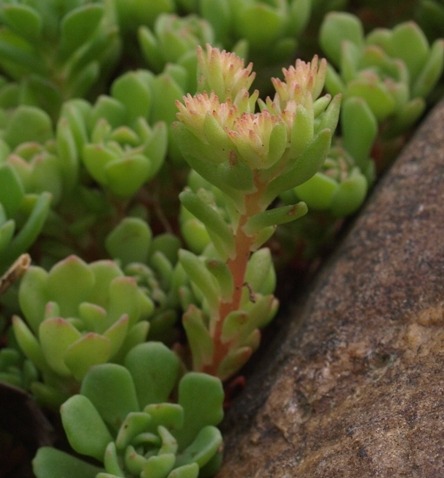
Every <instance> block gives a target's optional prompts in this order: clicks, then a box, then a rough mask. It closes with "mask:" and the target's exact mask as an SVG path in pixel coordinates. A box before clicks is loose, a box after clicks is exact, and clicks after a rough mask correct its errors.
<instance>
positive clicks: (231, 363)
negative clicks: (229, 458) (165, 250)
mask: <svg viewBox="0 0 444 478" xmlns="http://www.w3.org/2000/svg"><path fill="white" fill-rule="evenodd" d="M198 65H199V70H198V78H199V81H198V89H199V91H202V92H203V93H199V94H197V95H195V96H194V97H192V96H191V95H188V96H186V97H184V103H185V104H184V105H183V104H181V103H179V102H177V106H178V108H179V114H178V119H179V122H178V123H176V124H175V125H174V127H175V133H176V136H177V140H178V143H179V145H180V146H181V149H182V151H183V153H184V157H185V159H186V160H187V162H188V163H189V164H190V166H191V167H192V168H193V169H194V170H195V171H196V172H197V173H198V174H199V175H200V176H201V177H202V178H203V179H205V180H206V181H207V182H208V183H209V184H211V185H212V186H214V187H215V188H216V189H218V190H219V192H218V194H217V201H218V205H217V207H214V205H213V204H212V201H214V198H215V194H214V193H212V192H211V191H209V192H206V191H205V190H202V191H201V192H199V190H198V191H197V192H193V191H192V190H191V189H186V190H185V191H184V192H182V193H181V194H180V200H181V202H182V204H183V206H184V207H185V208H186V209H187V210H188V211H189V212H190V213H191V214H192V215H194V216H195V217H196V218H197V219H198V220H199V221H200V222H201V223H203V224H204V226H205V228H206V232H207V233H208V236H209V237H210V238H211V245H212V246H213V248H214V249H213V252H212V253H211V254H209V255H207V256H205V255H204V256H202V257H197V256H196V255H194V254H193V253H191V252H189V251H185V250H182V251H180V252H179V262H180V265H181V267H182V268H183V269H184V271H185V272H186V274H187V275H188V276H189V278H190V281H191V283H192V284H193V292H194V294H195V295H197V297H198V299H201V300H200V303H201V306H200V305H196V304H195V303H193V302H192V301H191V303H190V304H189V305H188V307H187V310H186V312H185V314H184V317H183V323H184V327H185V330H186V332H187V338H188V342H189V345H190V349H191V354H192V363H193V370H197V371H204V372H206V373H211V374H214V375H216V376H219V377H221V378H222V379H224V380H226V379H228V378H229V377H230V376H232V375H233V374H234V373H235V372H237V371H238V370H239V369H240V367H241V366H242V365H243V364H244V363H245V362H246V361H247V360H248V358H249V357H250V356H251V354H252V352H253V351H254V350H255V349H256V348H257V347H258V344H259V341H260V333H259V330H258V329H259V328H260V327H262V326H263V325H264V324H266V323H267V322H268V321H269V320H270V318H272V316H273V315H274V313H275V311H276V309H277V301H276V299H275V298H274V296H273V294H272V292H273V288H274V284H272V285H271V287H270V282H269V271H270V263H271V261H270V256H269V251H267V250H266V249H262V250H261V249H260V247H261V246H262V245H263V244H264V242H265V241H266V240H267V239H269V238H270V236H271V235H272V234H273V232H274V230H275V228H276V225H278V224H284V223H287V222H291V221H293V220H295V219H297V218H299V217H301V216H303V215H304V214H305V213H306V211H307V207H306V205H305V204H304V203H302V202H300V203H298V204H291V205H288V206H283V207H280V208H275V209H268V207H269V206H270V204H271V203H272V202H273V201H274V200H275V199H276V197H277V196H278V195H279V194H281V193H282V192H284V191H286V190H288V189H292V188H294V187H296V186H298V185H301V184H303V183H305V182H306V181H307V180H309V179H310V178H311V177H312V176H313V175H314V174H315V173H316V172H317V170H318V169H319V168H320V167H321V166H322V164H323V162H324V160H325V157H326V155H327V153H328V151H329V148H330V143H331V138H332V134H333V131H334V129H335V127H336V123H337V120H338V115H339V103H340V97H335V98H334V99H333V100H332V99H331V97H330V96H324V97H319V95H320V93H321V90H322V87H323V81H324V75H325V71H326V62H325V61H323V62H320V63H318V59H317V58H315V59H314V60H313V62H312V63H311V64H310V63H308V64H306V63H304V62H301V61H297V62H296V66H295V67H291V68H290V69H288V70H284V75H285V81H284V82H283V81H281V80H278V79H274V80H273V84H274V87H275V89H276V94H275V96H274V98H273V99H271V98H268V99H267V100H266V101H261V102H260V103H259V104H260V106H261V110H262V111H261V112H260V113H254V110H255V104H256V100H257V97H258V92H257V91H256V92H254V93H253V94H252V95H251V96H250V95H249V93H248V89H249V87H250V86H251V83H252V81H253V79H254V74H252V65H251V64H250V65H249V66H248V67H247V68H244V63H243V60H241V59H240V58H239V57H237V56H235V55H234V54H233V53H231V54H228V53H226V52H225V51H224V52H220V51H219V50H217V49H214V48H211V47H210V46H207V48H206V51H204V50H203V49H202V48H198ZM210 91H211V93H209V92H210ZM255 251H257V252H255ZM252 252H253V255H251V253H252ZM250 256H251V257H250Z"/></svg>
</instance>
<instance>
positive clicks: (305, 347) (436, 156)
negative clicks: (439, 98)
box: [217, 102, 444, 478]
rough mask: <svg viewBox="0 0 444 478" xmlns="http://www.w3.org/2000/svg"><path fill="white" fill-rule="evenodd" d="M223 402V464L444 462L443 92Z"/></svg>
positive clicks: (330, 467) (387, 469)
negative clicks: (235, 395)
mask: <svg viewBox="0 0 444 478" xmlns="http://www.w3.org/2000/svg"><path fill="white" fill-rule="evenodd" d="M259 353H260V354H262V355H261V356H260V357H258V358H257V359H256V363H255V366H254V371H253V372H252V374H251V376H250V377H249V378H248V382H247V387H246V389H245V390H244V391H243V392H242V395H241V397H240V398H239V399H238V400H237V401H236V402H235V404H234V406H233V408H232V409H231V410H230V411H229V412H228V414H227V417H226V420H225V424H224V427H225V429H226V430H227V431H226V433H225V441H226V452H225V461H224V464H223V466H222V469H221V470H220V472H219V473H218V475H217V478H238V477H239V478H240V477H242V478H259V477H260V478H266V477H273V478H284V477H287V478H290V477H297V478H317V477H319V478H321V477H322V478H335V477H341V478H344V477H345V478H354V477H356V478H366V477H384V478H385V477H389V476H396V477H409V478H414V477H418V478H432V477H433V478H434V477H442V476H444V103H443V102H442V103H441V104H440V105H438V106H437V107H436V108H435V109H434V110H433V111H432V113H431V114H430V115H429V117H428V118H427V119H426V121H425V122H424V123H423V125H422V126H421V128H420V129H419V130H418V132H417V133H416V134H415V136H414V137H413V139H412V140H411V141H410V143H409V144H408V145H407V147H406V148H405V149H404V151H403V153H402V154H401V155H400V157H399V159H398V160H397V162H396V163H395V164H394V166H393V167H392V168H391V169H390V170H389V171H388V172H387V173H386V175H385V176H384V178H383V179H382V180H381V181H380V183H379V184H378V185H377V187H376V188H375V189H374V191H373V194H372V195H371V198H370V199H369V201H368V203H367V205H366V207H365V208H364V209H363V210H362V212H361V214H360V215H359V217H358V218H357V219H356V221H355V222H354V224H353V225H352V227H351V228H350V230H349V232H348V233H347V234H346V236H345V237H344V239H343V241H342V242H341V244H340V246H339V247H338V249H337V250H336V252H335V254H334V255H333V257H331V258H330V260H329V261H328V263H327V264H326V265H325V266H324V267H323V269H322V270H321V272H320V273H319V274H318V276H317V277H316V280H315V281H314V283H313V284H312V286H311V287H310V290H309V291H308V292H307V294H306V296H305V299H304V300H303V301H302V302H301V303H300V305H299V306H298V307H297V308H296V309H294V310H292V313H291V315H290V314H289V315H288V320H286V323H285V325H283V327H282V328H281V330H280V332H279V333H278V335H277V336H276V337H275V338H274V339H273V340H272V342H271V344H269V345H268V347H267V348H266V349H262V350H260V352H259Z"/></svg>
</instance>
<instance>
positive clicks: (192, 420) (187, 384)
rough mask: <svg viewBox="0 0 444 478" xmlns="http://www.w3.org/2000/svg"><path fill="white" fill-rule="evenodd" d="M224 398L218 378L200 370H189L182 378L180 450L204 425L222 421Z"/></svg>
mask: <svg viewBox="0 0 444 478" xmlns="http://www.w3.org/2000/svg"><path fill="white" fill-rule="evenodd" d="M223 400H224V391H223V387H222V382H221V381H220V380H219V379H218V378H216V377H213V376H211V375H207V374H205V373H198V372H189V373H187V374H186V375H185V376H184V377H183V378H182V380H181V381H180V383H179V400H178V402H179V405H181V406H182V407H183V409H184V426H183V428H182V430H179V431H178V432H177V433H176V434H175V436H176V438H177V441H178V443H179V450H183V449H184V448H185V447H187V446H188V445H189V444H190V443H191V442H192V441H193V440H194V439H195V438H196V436H197V434H198V433H199V431H200V430H201V429H202V428H203V427H205V426H207V425H213V426H216V425H218V424H219V423H220V421H221V420H222V418H223V408H222V404H223Z"/></svg>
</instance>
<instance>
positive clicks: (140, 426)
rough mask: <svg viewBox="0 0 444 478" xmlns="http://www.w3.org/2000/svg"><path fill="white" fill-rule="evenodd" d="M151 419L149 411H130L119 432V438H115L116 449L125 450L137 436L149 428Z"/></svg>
mask: <svg viewBox="0 0 444 478" xmlns="http://www.w3.org/2000/svg"><path fill="white" fill-rule="evenodd" d="M150 421H151V417H150V415H149V414H148V413H145V412H131V413H128V415H127V416H126V418H125V420H124V422H123V423H122V425H121V427H120V429H119V432H118V434H117V438H116V440H115V443H116V449H117V450H124V449H125V448H126V447H127V446H128V445H129V444H130V443H131V442H132V440H133V438H134V437H135V436H137V435H139V434H140V433H142V432H144V431H145V430H146V429H147V427H148V424H149V423H150Z"/></svg>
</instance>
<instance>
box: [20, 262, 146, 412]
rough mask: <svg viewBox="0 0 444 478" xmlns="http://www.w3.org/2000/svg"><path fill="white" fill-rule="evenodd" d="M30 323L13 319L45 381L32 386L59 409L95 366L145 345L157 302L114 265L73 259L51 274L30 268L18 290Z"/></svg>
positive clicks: (27, 320)
mask: <svg viewBox="0 0 444 478" xmlns="http://www.w3.org/2000/svg"><path fill="white" fill-rule="evenodd" d="M19 303H20V307H21V310H22V313H23V315H24V317H25V319H26V322H25V321H24V320H23V319H21V318H20V317H19V316H14V317H13V329H14V334H15V337H16V340H17V342H18V344H19V346H20V348H21V350H22V351H23V353H24V354H25V355H26V357H27V358H28V359H29V360H31V361H32V362H33V363H34V364H35V366H36V367H37V369H38V370H39V371H40V372H41V373H42V377H43V381H42V382H36V383H34V384H32V385H31V390H32V392H33V393H34V395H35V396H36V397H37V398H38V399H39V400H40V401H41V402H43V403H45V404H47V405H50V406H57V405H59V404H60V403H61V401H63V400H65V399H66V398H67V397H68V396H70V395H72V394H73V393H76V391H77V390H78V387H79V382H80V381H81V380H82V379H83V377H84V376H85V374H86V373H87V371H88V370H89V368H90V367H91V366H92V365H95V364H100V363H105V362H107V361H109V360H113V361H114V362H119V361H121V360H122V359H123V357H124V356H125V354H126V352H127V351H128V350H130V349H131V348H132V347H133V346H134V345H136V344H138V343H141V342H143V341H145V340H146V336H147V333H148V328H149V323H148V322H147V320H146V319H147V318H148V317H149V316H150V314H151V313H152V311H153V309H154V305H153V302H152V301H151V299H150V298H149V297H147V296H146V295H145V294H144V292H143V291H142V290H141V289H139V288H138V286H137V283H136V281H135V279H133V278H131V277H127V276H125V275H124V273H123V272H122V270H121V269H120V268H119V267H118V266H117V265H116V264H115V263H114V262H112V261H109V260H101V261H97V262H93V263H91V264H89V265H88V264H86V263H85V262H84V261H83V260H81V259H80V258H78V257H77V256H69V257H67V258H66V259H64V260H63V261H61V262H59V263H58V264H56V265H55V266H54V267H53V268H52V269H51V270H50V271H49V272H47V271H45V270H44V269H43V268H41V267H37V266H31V267H30V268H29V269H28V271H27V272H26V274H25V275H24V277H23V279H22V281H21V284H20V288H19Z"/></svg>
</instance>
